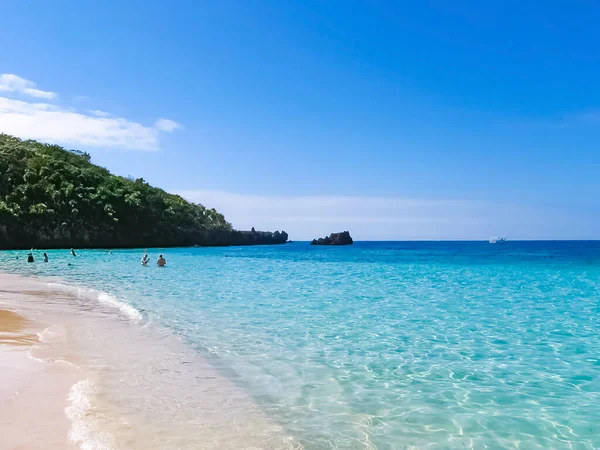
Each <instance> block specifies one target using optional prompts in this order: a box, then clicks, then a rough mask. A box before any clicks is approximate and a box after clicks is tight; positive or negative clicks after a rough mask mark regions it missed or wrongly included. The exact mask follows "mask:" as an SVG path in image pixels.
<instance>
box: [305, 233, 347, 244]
mask: <svg viewBox="0 0 600 450" xmlns="http://www.w3.org/2000/svg"><path fill="white" fill-rule="evenodd" d="M353 242H354V241H353V240H352V237H351V236H350V232H349V231H343V232H341V233H331V234H330V235H329V236H327V237H324V238H319V239H313V240H312V242H311V243H310V245H350V244H352V243H353Z"/></svg>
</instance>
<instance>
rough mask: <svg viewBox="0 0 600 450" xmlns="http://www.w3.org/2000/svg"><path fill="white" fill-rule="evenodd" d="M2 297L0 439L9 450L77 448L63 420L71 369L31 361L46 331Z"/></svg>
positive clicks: (73, 375) (72, 375)
mask: <svg viewBox="0 0 600 450" xmlns="http://www.w3.org/2000/svg"><path fill="white" fill-rule="evenodd" d="M7 296H10V297H12V298H11V299H10V300H18V299H17V298H16V297H17V296H16V295H15V294H11V293H7V292H5V291H2V292H0V302H2V303H0V435H1V436H2V448H6V449H15V450H16V449H69V448H76V447H75V446H74V445H73V443H72V442H71V441H70V440H69V428H70V423H69V421H68V419H67V417H66V416H65V413H64V410H65V408H66V407H67V398H68V392H69V389H70V387H71V386H72V384H73V383H74V382H76V379H77V374H76V373H75V372H74V371H73V368H70V367H65V366H64V365H62V366H61V365H58V364H49V363H46V362H44V361H40V360H36V359H35V358H34V357H32V356H31V350H32V347H33V346H34V345H35V344H37V343H39V337H38V333H40V332H42V331H43V330H44V326H43V325H42V324H41V323H39V322H36V321H32V320H30V319H28V318H27V317H25V316H23V315H22V314H19V313H17V312H15V311H14V310H11V309H3V307H4V306H5V304H4V303H5V301H6V300H7Z"/></svg>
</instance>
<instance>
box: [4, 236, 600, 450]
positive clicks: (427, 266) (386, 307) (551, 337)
mask: <svg viewBox="0 0 600 450" xmlns="http://www.w3.org/2000/svg"><path fill="white" fill-rule="evenodd" d="M159 252H160V253H163V254H164V255H165V257H166V259H167V262H168V267H166V268H164V269H159V268H156V267H150V266H149V267H142V266H141V265H140V263H139V260H140V258H141V256H142V254H143V253H142V251H141V250H113V251H112V252H111V253H108V252H106V251H101V250H97V251H95V250H87V251H86V250H81V251H79V252H78V256H77V258H72V257H71V256H69V255H68V252H67V251H49V252H48V255H49V257H50V262H49V263H48V264H44V263H42V262H41V258H40V257H39V256H38V258H37V260H36V263H34V264H27V263H26V262H25V255H26V253H27V252H0V270H2V271H6V272H12V273H20V274H24V275H38V276H39V275H41V276H60V277H61V278H62V279H63V280H66V281H69V282H72V283H74V284H78V285H84V286H87V287H89V288H94V289H97V290H101V291H103V292H105V293H107V294H110V295H107V296H106V297H104V298H99V300H100V301H101V302H104V305H105V306H114V308H113V309H114V313H115V315H119V316H121V317H126V318H127V319H128V320H130V321H131V322H132V323H134V324H136V325H135V326H144V324H147V323H148V322H151V323H153V324H160V325H161V326H163V327H165V328H167V329H170V330H172V332H173V333H174V334H176V335H178V336H180V337H181V338H182V339H183V341H184V342H185V343H186V344H187V345H188V347H189V348H190V349H192V350H193V351H195V352H197V353H198V354H200V355H202V356H204V357H205V358H207V359H208V360H209V362H210V363H211V364H212V365H213V367H215V368H216V369H217V370H218V371H220V372H221V373H222V374H224V375H225V376H226V377H227V378H229V379H230V380H232V381H233V382H234V383H235V384H236V385H237V386H238V387H240V388H243V389H244V390H245V391H246V392H247V393H249V394H250V395H251V397H252V398H253V399H254V401H255V402H256V403H257V404H258V405H259V407H260V409H261V411H262V412H263V413H264V414H265V415H266V416H267V417H269V418H270V419H272V420H273V421H275V422H276V423H277V424H278V425H280V426H281V427H282V428H283V429H284V430H285V433H286V434H287V435H290V436H293V437H294V438H295V439H296V440H297V441H298V442H300V443H301V444H302V445H303V446H304V447H305V448H378V449H388V448H425V447H427V448H438V449H442V448H443V449H446V448H465V447H467V448H468V447H471V448H557V449H559V448H576V449H595V448H598V447H600V243H598V242H509V243H507V244H505V245H490V244H488V243H482V242H476V243H475V242H474V243H459V242H456V243H439V242H437V243H436V242H430V243H425V242H421V243H416V242H415V243H357V244H355V245H354V246H351V247H340V248H334V247H311V246H309V245H308V244H306V243H294V244H288V245H285V246H275V247H244V248H185V249H165V250H154V249H152V250H151V251H150V252H149V253H150V256H151V258H153V259H155V258H156V257H157V256H158V253H159ZM38 253H39V252H36V256H37V255H38ZM16 256H19V259H15V257H16ZM68 263H71V264H72V265H70V266H69V265H67V264H68ZM120 302H122V303H120ZM128 306H130V307H131V308H129V307H128Z"/></svg>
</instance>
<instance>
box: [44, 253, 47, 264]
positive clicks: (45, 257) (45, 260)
mask: <svg viewBox="0 0 600 450" xmlns="http://www.w3.org/2000/svg"><path fill="white" fill-rule="evenodd" d="M44 262H48V255H47V254H46V252H44Z"/></svg>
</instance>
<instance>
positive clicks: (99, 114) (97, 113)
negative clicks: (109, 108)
mask: <svg viewBox="0 0 600 450" xmlns="http://www.w3.org/2000/svg"><path fill="white" fill-rule="evenodd" d="M88 112H89V113H90V114H91V115H93V116H96V117H110V116H112V114H111V113H108V112H106V111H100V110H99V109H90V110H89V111H88Z"/></svg>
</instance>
